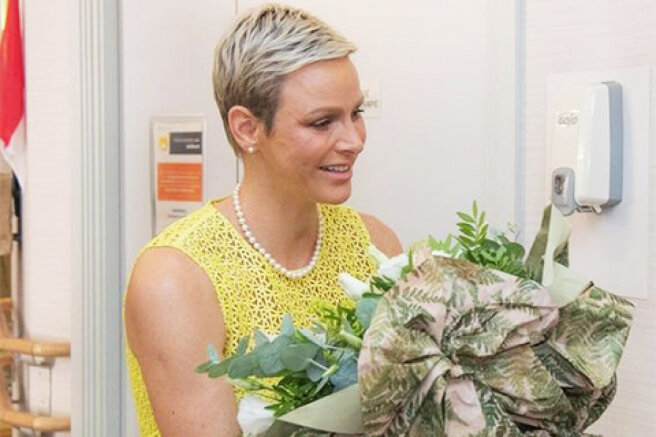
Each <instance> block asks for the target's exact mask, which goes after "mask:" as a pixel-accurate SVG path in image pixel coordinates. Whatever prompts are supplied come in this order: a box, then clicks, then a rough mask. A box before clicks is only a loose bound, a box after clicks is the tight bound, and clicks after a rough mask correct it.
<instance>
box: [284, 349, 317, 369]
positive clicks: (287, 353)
mask: <svg viewBox="0 0 656 437" xmlns="http://www.w3.org/2000/svg"><path fill="white" fill-rule="evenodd" d="M319 350H320V348H319V346H317V345H316V344H314V343H302V344H292V345H290V346H289V347H287V348H285V350H283V351H282V353H281V354H280V361H281V362H282V364H283V365H284V366H285V368H286V369H287V370H290V371H292V372H300V371H303V370H305V369H307V368H308V366H309V365H310V362H311V361H312V359H313V358H314V357H315V356H316V355H317V352H319Z"/></svg>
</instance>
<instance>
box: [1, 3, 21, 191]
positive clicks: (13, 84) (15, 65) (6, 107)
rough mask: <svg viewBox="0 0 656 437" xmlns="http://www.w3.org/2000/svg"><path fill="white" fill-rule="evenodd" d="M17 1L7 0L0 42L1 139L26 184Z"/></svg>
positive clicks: (7, 155) (11, 162) (6, 156)
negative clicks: (5, 16)
mask: <svg viewBox="0 0 656 437" xmlns="http://www.w3.org/2000/svg"><path fill="white" fill-rule="evenodd" d="M19 14H20V12H19V9H18V0H9V3H8V5H7V20H6V22H5V29H4V31H3V33H2V41H1V42H0V140H2V142H3V143H4V147H2V148H1V149H2V154H3V156H4V158H5V160H6V161H7V163H9V165H10V166H11V168H12V170H13V171H14V173H15V174H16V178H17V179H18V182H19V183H20V185H21V186H22V187H24V183H25V167H26V166H25V74H24V69H23V42H22V38H21V28H20V16H19Z"/></svg>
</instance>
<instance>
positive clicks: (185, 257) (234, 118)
mask: <svg viewBox="0 0 656 437" xmlns="http://www.w3.org/2000/svg"><path fill="white" fill-rule="evenodd" d="M354 50H355V47H354V46H353V45H352V44H351V43H350V42H348V41H347V40H345V39H344V38H343V37H341V36H340V35H338V34H337V33H335V32H334V31H333V30H332V29H330V28H329V27H328V26H326V25H325V24H324V23H322V22H321V21H319V20H318V19H316V18H314V17H312V16H310V15H309V14H307V13H305V12H303V11H300V10H297V9H293V8H289V7H283V6H278V5H266V6H263V7H261V8H259V9H257V10H254V11H252V12H250V13H248V14H247V15H245V16H243V17H241V18H240V19H239V20H238V21H237V22H236V24H235V25H234V27H233V28H232V29H231V31H230V32H229V33H228V34H227V36H226V37H225V38H224V39H223V40H222V41H221V42H220V44H219V46H218V48H217V52H216V60H215V69H214V88H215V96H216V100H217V104H218V106H219V111H220V113H221V116H222V118H223V122H224V126H225V127H226V134H227V136H228V139H229V141H230V144H231V145H232V147H233V148H234V150H235V153H236V154H237V155H238V156H240V157H241V158H242V159H243V163H244V178H243V182H242V184H241V185H240V186H239V185H238V186H237V187H236V188H235V191H234V192H233V195H232V196H230V197H226V198H223V199H219V200H215V201H212V202H209V203H208V204H207V205H206V206H205V207H203V208H201V209H200V210H198V211H197V212H195V213H193V214H191V215H189V216H188V217H186V218H184V219H182V220H180V221H178V222H176V223H174V224H173V225H171V226H170V227H169V228H167V229H166V230H164V231H163V232H162V233H161V234H160V235H158V236H157V237H156V238H155V239H154V240H153V241H151V242H150V243H149V244H148V245H147V246H146V247H145V248H144V250H143V251H142V253H141V254H140V256H139V258H138V261H137V262H136V264H135V266H134V268H133V271H132V275H131V279H130V283H129V286H128V292H127V296H126V302H125V324H126V334H127V338H128V344H129V346H128V353H127V356H128V366H129V370H130V377H131V382H132V388H133V394H134V397H135V401H136V405H137V413H138V419H139V426H140V432H141V436H142V437H151V436H159V435H161V436H164V437H177V436H198V437H202V436H208V437H209V436H212V437H216V436H237V435H240V429H239V426H238V424H237V421H236V413H237V409H236V405H235V397H234V394H233V392H232V389H231V387H230V386H229V384H228V383H226V382H225V381H223V380H216V381H214V380H212V381H210V380H208V379H207V377H206V376H204V375H198V374H195V373H194V371H193V370H194V368H195V367H196V366H197V365H198V364H199V363H201V362H203V361H205V360H206V356H205V349H206V346H207V344H208V343H214V344H215V345H217V347H218V348H219V350H223V352H224V353H225V354H230V353H232V352H233V351H234V349H235V346H236V343H237V342H238V340H239V338H240V337H241V336H242V335H244V334H250V333H251V332H252V330H253V329H254V328H256V327H258V328H260V329H262V330H264V331H265V332H266V331H269V332H275V331H276V330H277V329H278V325H279V323H280V320H281V317H282V315H283V314H284V313H291V314H292V316H293V317H294V320H295V321H296V323H297V324H308V323H310V321H311V319H312V314H311V310H310V309H309V308H310V304H311V302H312V301H313V299H316V298H321V299H327V300H331V301H334V302H337V301H340V300H341V299H343V293H342V292H341V290H340V289H339V287H338V285H337V275H338V274H339V273H340V272H341V271H345V272H348V273H351V274H353V275H354V276H356V277H360V279H366V278H367V277H368V276H369V275H371V273H372V272H373V268H374V267H373V265H372V263H371V261H370V260H369V259H368V256H367V248H368V245H369V244H370V243H373V244H374V245H376V246H377V247H378V248H379V249H381V250H382V251H383V252H385V253H387V254H388V255H390V256H391V255H396V254H398V253H400V252H401V246H400V243H399V240H398V239H397V237H396V236H395V235H394V233H393V232H392V231H391V230H389V229H388V228H387V227H386V226H385V225H383V224H382V223H381V222H379V221H378V220H377V219H375V218H374V217H371V216H367V215H361V214H359V213H358V212H356V211H354V210H352V209H351V208H347V207H344V206H338V205H339V204H341V203H342V202H344V201H346V200H347V199H348V198H349V196H350V194H351V176H352V172H353V165H354V163H355V160H356V158H357V157H358V155H359V154H360V152H362V149H363V146H364V141H365V126H364V121H363V119H362V114H361V113H362V110H361V104H362V100H363V96H362V93H361V91H360V86H359V82H358V76H357V72H356V70H355V68H354V66H353V64H352V63H351V61H350V60H349V57H348V56H349V54H350V53H352V52H353V51H354Z"/></svg>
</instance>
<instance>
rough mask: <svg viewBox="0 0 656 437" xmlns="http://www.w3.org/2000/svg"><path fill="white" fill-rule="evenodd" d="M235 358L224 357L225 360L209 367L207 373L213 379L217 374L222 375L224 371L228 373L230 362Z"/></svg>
mask: <svg viewBox="0 0 656 437" xmlns="http://www.w3.org/2000/svg"><path fill="white" fill-rule="evenodd" d="M234 359H235V357H234V356H232V357H230V358H226V359H225V360H223V361H221V362H220V363H218V364H214V365H213V366H212V368H211V369H209V371H208V372H207V375H208V376H209V377H210V378H212V379H214V378H218V377H219V376H223V375H225V374H226V373H228V369H229V368H230V363H232V361H233V360H234Z"/></svg>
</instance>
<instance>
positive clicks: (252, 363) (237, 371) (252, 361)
mask: <svg viewBox="0 0 656 437" xmlns="http://www.w3.org/2000/svg"><path fill="white" fill-rule="evenodd" d="M257 370H258V364H257V357H256V356H255V354H252V353H251V354H246V355H242V356H239V357H236V358H235V359H234V360H232V362H231V363H230V366H229V368H228V376H229V377H230V378H232V379H244V378H247V377H249V376H254V374H255V373H257Z"/></svg>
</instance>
